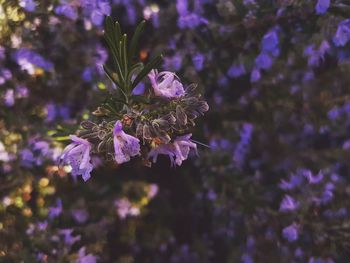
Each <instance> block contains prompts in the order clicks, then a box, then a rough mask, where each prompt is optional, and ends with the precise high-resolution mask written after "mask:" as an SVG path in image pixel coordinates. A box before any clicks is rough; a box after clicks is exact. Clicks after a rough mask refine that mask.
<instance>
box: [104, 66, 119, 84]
mask: <svg viewBox="0 0 350 263" xmlns="http://www.w3.org/2000/svg"><path fill="white" fill-rule="evenodd" d="M103 69H104V71H105V73H106V75H107V77H108V78H109V79H110V80H111V81H113V82H114V83H115V84H116V85H117V86H118V88H121V85H120V83H119V80H118V79H116V78H115V77H114V76H113V71H112V70H111V69H110V68H109V67H108V66H107V65H103Z"/></svg>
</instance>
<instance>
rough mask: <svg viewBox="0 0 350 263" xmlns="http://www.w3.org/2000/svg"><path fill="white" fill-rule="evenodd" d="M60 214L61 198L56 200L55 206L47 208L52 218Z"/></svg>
mask: <svg viewBox="0 0 350 263" xmlns="http://www.w3.org/2000/svg"><path fill="white" fill-rule="evenodd" d="M60 214H62V200H61V199H58V200H57V202H56V206H52V207H50V208H49V218H50V219H54V218H56V217H58V216H59V215H60Z"/></svg>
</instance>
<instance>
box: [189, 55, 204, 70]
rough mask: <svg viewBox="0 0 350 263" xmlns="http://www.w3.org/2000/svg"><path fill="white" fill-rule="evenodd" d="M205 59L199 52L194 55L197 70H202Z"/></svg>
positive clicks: (193, 60) (193, 59)
mask: <svg viewBox="0 0 350 263" xmlns="http://www.w3.org/2000/svg"><path fill="white" fill-rule="evenodd" d="M204 60H205V57H204V55H203V54H200V53H197V54H196V55H194V56H193V57H192V62H193V65H194V67H195V69H196V70H197V71H201V70H202V69H203V65H204Z"/></svg>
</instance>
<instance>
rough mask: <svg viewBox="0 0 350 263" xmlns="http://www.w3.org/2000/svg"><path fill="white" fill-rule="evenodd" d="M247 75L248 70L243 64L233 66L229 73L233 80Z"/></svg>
mask: <svg viewBox="0 0 350 263" xmlns="http://www.w3.org/2000/svg"><path fill="white" fill-rule="evenodd" d="M245 73H246V70H245V67H244V65H243V64H238V65H236V64H235V65H232V66H231V67H230V68H229V69H228V71H227V75H228V76H229V77H231V78H237V77H240V76H242V75H244V74H245Z"/></svg>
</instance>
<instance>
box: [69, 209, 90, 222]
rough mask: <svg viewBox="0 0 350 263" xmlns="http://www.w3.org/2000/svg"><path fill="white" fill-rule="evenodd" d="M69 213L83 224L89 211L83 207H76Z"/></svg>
mask: <svg viewBox="0 0 350 263" xmlns="http://www.w3.org/2000/svg"><path fill="white" fill-rule="evenodd" d="M71 213H72V216H73V218H74V219H75V221H76V222H78V223H80V224H84V223H85V222H86V221H87V220H88V218H89V213H88V212H87V211H86V210H85V209H76V210H73V211H72V212H71Z"/></svg>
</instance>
